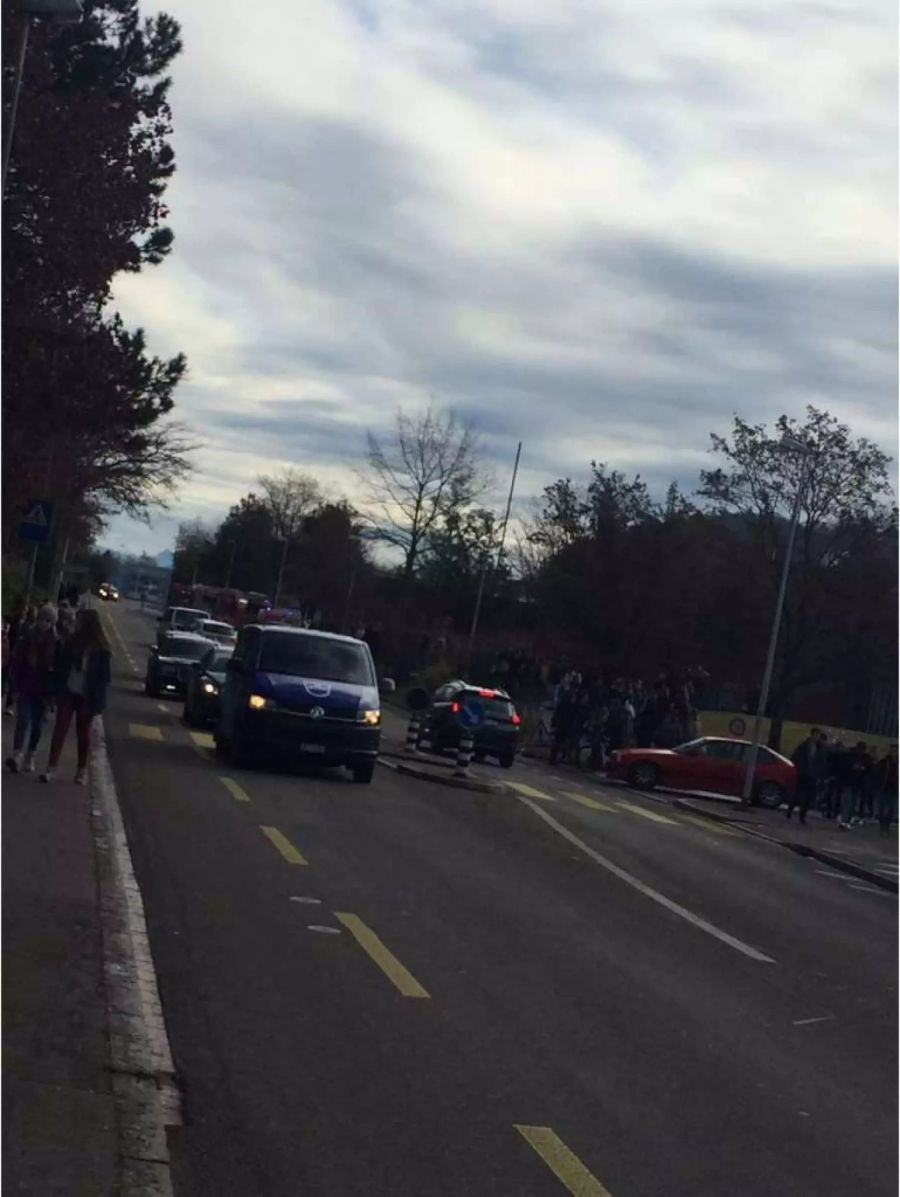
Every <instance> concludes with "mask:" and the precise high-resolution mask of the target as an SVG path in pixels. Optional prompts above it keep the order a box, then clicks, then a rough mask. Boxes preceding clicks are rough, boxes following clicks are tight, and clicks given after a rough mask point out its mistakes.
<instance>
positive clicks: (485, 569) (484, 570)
mask: <svg viewBox="0 0 900 1197" xmlns="http://www.w3.org/2000/svg"><path fill="white" fill-rule="evenodd" d="M521 456H522V442H521V441H519V444H518V447H517V449H516V460H515V463H514V464H513V472H512V480H511V482H510V484H509V496H508V497H507V500H506V511H505V512H504V514H503V523H502V524H501V526H500V541H499V544H498V547H497V560H496V562H495V564H494V569H495V570H496V571H497V572H499V570H500V562H501V559H502V557H503V546H504V544H505V543H506V528H507V525H508V524H509V513H510V511H511V510H512V501H513V494H514V493H515V489H516V478H517V477H518V474H519V459H520V458H521ZM490 568H491V550H490V548H488V550H487V552H486V553H485V555H484V561H483V562H482V566H481V574H480V575H479V578H478V594H477V595H476V597H475V610H474V611H473V612H472V626H471V627H470V628H469V644H468V647H467V649H466V665H467V667H468V665H469V664H470V663H471V660H472V648H473V646H474V644H475V633H476V632H477V631H478V620H479V618H480V616H481V603H482V600H483V599H484V587H485V583H486V582H487V576H488V573H489V571H490Z"/></svg>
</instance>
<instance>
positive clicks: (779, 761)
mask: <svg viewBox="0 0 900 1197" xmlns="http://www.w3.org/2000/svg"><path fill="white" fill-rule="evenodd" d="M749 751H750V743H749V741H747V740H734V739H726V738H724V737H719V736H704V737H703V738H702V739H699V740H691V741H690V742H689V743H687V744H681V745H679V746H678V748H625V749H623V750H622V751H620V752H613V753H611V754H610V757H609V761H608V763H607V768H606V773H607V776H608V777H615V778H619V779H621V780H622V781H627V782H629V783H630V784H631V785H633V786H634V787H635V788H636V789H640V790H652V789H653V787H654V786H657V785H664V786H669V787H670V788H671V789H673V790H699V791H701V792H705V793H712V794H730V795H732V796H733V797H737V796H738V795H740V794H741V792H742V790H743V786H744V776H745V774H746V771H747V760H748V756H749ZM796 788H797V770H796V768H795V767H794V766H793V765H792V764H791V762H790V761H789V760H788V759H787V758H786V757H783V756H781V755H780V754H779V753H777V752H773V750H772V749H771V748H766V747H765V746H763V745H760V747H759V755H758V756H757V760H756V769H755V773H754V796H755V799H756V801H757V802H759V803H760V804H761V805H762V806H771V807H778V806H780V805H781V803H782V802H784V801H785V799H786V798H788V797H789V796H790V795H791V794H793V792H794V790H795V789H796Z"/></svg>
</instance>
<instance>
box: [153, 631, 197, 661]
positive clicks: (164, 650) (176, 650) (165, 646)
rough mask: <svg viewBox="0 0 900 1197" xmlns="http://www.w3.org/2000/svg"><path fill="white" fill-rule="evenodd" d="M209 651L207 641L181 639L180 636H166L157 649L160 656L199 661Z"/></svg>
mask: <svg viewBox="0 0 900 1197" xmlns="http://www.w3.org/2000/svg"><path fill="white" fill-rule="evenodd" d="M208 652H209V641H204V640H183V639H182V638H181V637H180V636H179V637H174V636H166V637H165V638H164V639H163V642H162V646H161V648H160V650H159V653H160V656H162V657H181V658H182V660H185V661H199V660H200V658H201V657H203V656H205V655H206V654H207V653H208Z"/></svg>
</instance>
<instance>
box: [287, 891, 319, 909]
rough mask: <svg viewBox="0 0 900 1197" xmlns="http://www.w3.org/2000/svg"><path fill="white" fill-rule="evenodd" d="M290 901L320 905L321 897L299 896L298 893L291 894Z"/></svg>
mask: <svg viewBox="0 0 900 1197" xmlns="http://www.w3.org/2000/svg"><path fill="white" fill-rule="evenodd" d="M291 901H292V902H305V903H306V904H307V905H309V906H321V905H322V899H321V898H301V897H300V896H299V894H293V895H292V896H291Z"/></svg>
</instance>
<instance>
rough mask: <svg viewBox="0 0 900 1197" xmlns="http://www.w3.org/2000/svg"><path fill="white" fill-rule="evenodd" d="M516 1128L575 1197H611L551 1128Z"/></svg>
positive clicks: (516, 1125) (517, 1126)
mask: <svg viewBox="0 0 900 1197" xmlns="http://www.w3.org/2000/svg"><path fill="white" fill-rule="evenodd" d="M515 1127H516V1130H517V1131H518V1132H519V1134H520V1135H521V1136H522V1138H523V1139H524V1140H525V1142H526V1143H528V1145H529V1146H530V1147H532V1148H533V1149H534V1150H535V1151H536V1152H537V1154H538V1155H539V1156H540V1157H541V1159H542V1160H543V1161H544V1163H545V1164H546V1165H547V1167H548V1168H549V1169H550V1171H551V1172H552V1173H553V1174H554V1176H556V1177H557V1179H558V1180H561V1181H562V1183H563V1184H564V1185H565V1186H566V1188H567V1189H568V1190H569V1192H570V1193H572V1194H573V1197H612V1194H611V1193H610V1191H609V1189H607V1188H604V1186H603V1185H602V1184H601V1183H600V1181H599V1180H597V1178H596V1176H593V1175H592V1174H591V1173H590V1172H589V1171H588V1170H587V1168H586V1167H585V1166H584V1164H582V1162H581V1160H580V1159H579V1158H578V1156H577V1155H576V1154H575V1152H574V1151H570V1150H569V1148H568V1147H566V1145H565V1143H563V1141H562V1139H561V1138H560V1137H559V1135H557V1134H556V1133H555V1132H554V1131H552V1130H551V1129H550V1127H549V1126H519V1124H518V1123H516V1124H515Z"/></svg>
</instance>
